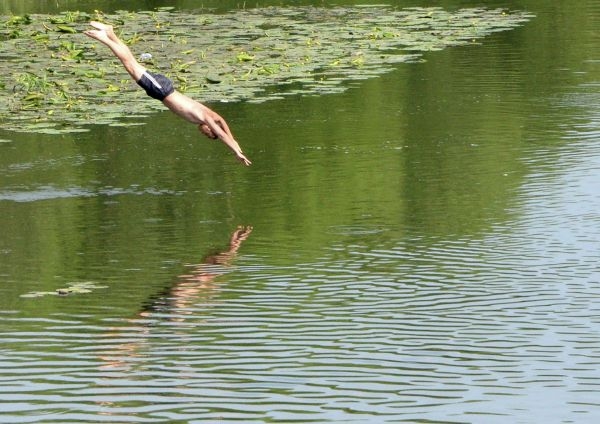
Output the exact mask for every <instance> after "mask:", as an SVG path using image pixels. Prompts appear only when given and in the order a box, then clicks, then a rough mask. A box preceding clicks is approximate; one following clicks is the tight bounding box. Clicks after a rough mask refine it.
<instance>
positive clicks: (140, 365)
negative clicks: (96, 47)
mask: <svg viewBox="0 0 600 424" xmlns="http://www.w3.org/2000/svg"><path fill="white" fill-rule="evenodd" d="M40 3H41V2H40ZM125 3H126V2H111V1H100V2H87V1H77V2H75V1H60V0H59V1H58V2H47V4H43V5H40V4H38V2H33V1H29V2H28V1H7V0H4V1H0V13H4V14H5V13H10V12H14V13H24V12H42V13H56V11H57V8H58V10H67V9H80V10H83V9H89V10H93V9H96V8H103V9H105V10H109V9H112V8H114V9H122V8H125V6H124V4H125ZM254 3H256V4H254ZM365 3H369V2H364V1H363V2H341V1H340V2H309V1H306V2H275V1H273V2H253V3H252V4H250V3H248V2H247V3H246V7H253V6H256V5H259V6H265V5H280V4H286V5H292V4H293V5H296V4H310V5H317V6H326V7H331V6H335V5H338V4H346V5H354V4H365ZM370 3H371V4H375V3H381V2H370ZM391 4H393V5H396V6H398V7H407V6H415V5H420V6H430V4H427V5H425V4H423V3H422V2H417V1H414V2H412V1H411V2H402V1H397V2H391ZM197 5H198V2H191V1H185V0H183V1H171V2H168V1H143V2H142V1H140V2H131V7H130V8H131V9H138V8H139V9H151V8H153V7H159V6H175V7H181V8H186V9H190V10H192V9H197V8H198V6H197ZM436 5H438V6H440V7H444V8H448V9H455V8H459V7H469V6H482V5H484V6H486V7H508V8H510V9H524V10H527V11H530V12H532V13H534V14H535V15H536V17H535V18H534V19H532V20H531V21H530V22H528V23H527V24H525V25H523V26H522V27H520V28H517V29H515V30H512V31H508V32H502V33H498V34H495V35H493V36H490V37H487V38H484V39H481V40H479V43H477V44H474V45H469V46H464V47H456V48H449V49H446V50H443V51H437V52H431V53H428V54H426V55H425V61H423V62H422V63H411V64H400V65H397V66H396V67H395V69H394V70H393V71H391V72H389V73H387V74H384V75H382V76H380V77H378V78H372V79H366V80H364V81H360V82H353V83H352V84H349V87H348V90H347V91H345V92H344V93H340V94H332V95H326V96H295V97H294V96H292V97H287V98H285V99H281V100H273V101H269V102H265V103H261V104H253V103H249V102H241V103H239V102H238V103H231V102H230V103H227V102H222V103H215V104H210V105H209V106H211V107H213V108H215V109H216V110H217V111H218V112H219V113H220V114H221V115H223V116H224V117H226V118H227V120H228V122H229V123H230V125H231V127H232V129H233V132H234V134H235V135H236V137H237V139H238V140H239V141H240V143H241V144H242V146H243V147H244V150H245V152H246V153H247V154H248V156H249V157H250V158H251V160H252V161H253V165H252V166H251V167H250V168H244V167H241V166H239V165H238V164H237V163H236V161H235V160H234V158H233V157H232V156H231V154H230V153H228V152H227V151H226V149H225V148H223V146H222V145H221V144H219V143H215V142H212V141H207V140H206V139H203V138H200V137H199V135H198V132H197V131H196V130H195V129H194V127H193V126H190V125H188V124H185V123H184V122H183V121H181V120H179V119H178V118H176V117H174V116H173V115H172V114H171V113H170V112H167V111H164V112H157V113H156V114H155V115H153V116H151V117H150V118H145V119H144V120H143V124H144V125H141V126H135V127H112V126H106V125H93V123H92V122H91V123H90V126H89V129H90V131H89V132H84V133H76V134H67V135H40V134H25V133H10V132H0V140H1V141H2V142H0V216H1V219H0V232H1V234H2V236H1V237H0V340H1V344H0V422H6V423H27V422H44V423H68V422H77V423H84V422H85V423H87V422H89V423H98V422H106V423H124V422H130V423H145V422H149V423H154V422H173V423H184V422H185V423H188V422H189V423H227V422H243V423H253V422H256V423H264V422H277V423H280V422H302V423H305V422H316V423H326V422H327V423H329V422H332V423H333V422H344V423H379V422H411V423H413V422H436V423H507V422H514V423H517V422H520V423H538V422H539V423H593V422H598V420H599V419H600V400H599V398H598V390H599V384H598V381H600V371H599V369H600V333H599V331H598V329H599V326H600V318H599V317H600V313H599V312H600V301H599V299H600V267H599V266H598V258H599V256H600V212H599V211H600V190H599V188H598V187H600V144H599V143H600V131H599V130H598V127H599V125H600V106H599V105H600V82H599V81H600V53H599V51H598V48H597V46H598V45H599V41H600V35H599V34H600V33H599V32H598V30H597V28H598V27H599V25H600V4H598V2H595V1H591V0H590V1H582V2H578V3H577V5H573V4H568V5H567V4H566V3H565V2H558V1H544V2H542V1H533V0H531V1H526V0H523V1H497V2H496V1H494V2H485V4H483V3H482V2H474V1H439V2H436ZM202 6H203V7H206V8H216V10H215V11H217V12H220V11H223V12H225V11H226V10H228V9H231V8H237V7H242V6H243V4H241V2H239V1H229V2H216V1H215V2H211V1H205V2H203V3H202ZM190 13H193V12H190ZM149 101H150V100H149ZM78 283H87V284H88V285H89V287H90V289H89V292H88V293H83V292H82V293H77V292H73V293H70V294H67V295H51V294H45V295H41V296H38V297H30V296H33V295H35V294H36V293H37V292H56V290H57V289H65V288H66V289H69V287H77V284H78ZM67 291H68V290H67ZM75 291H76V290H75Z"/></svg>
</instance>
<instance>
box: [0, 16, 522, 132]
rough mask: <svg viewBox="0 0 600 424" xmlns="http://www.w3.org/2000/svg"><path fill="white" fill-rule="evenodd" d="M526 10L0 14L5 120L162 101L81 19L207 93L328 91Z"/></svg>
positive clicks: (114, 113) (133, 110)
mask: <svg viewBox="0 0 600 424" xmlns="http://www.w3.org/2000/svg"><path fill="white" fill-rule="evenodd" d="M531 17H532V15H530V14H528V13H526V12H521V11H512V12H509V11H506V10H503V9H485V8H469V9H460V10H457V11H452V12H449V11H445V10H443V9H442V8H438V7H430V8H407V9H395V8H392V7H387V6H365V7H336V8H317V7H267V8H256V9H248V10H237V11H233V12H230V13H227V14H223V15H217V14H205V13H190V12H189V11H186V12H183V11H177V10H175V9H172V8H161V9H157V10H154V11H142V12H135V13H134V12H129V11H119V12H116V13H113V14H103V13H101V12H96V13H95V14H91V15H90V14H87V13H82V12H65V13H62V14H59V15H36V14H31V15H24V16H0V56H1V57H2V58H3V59H2V61H0V75H1V77H0V92H1V96H0V129H4V130H11V131H26V132H36V133H50V134H55V133H64V132H75V131H83V130H85V128H86V127H87V126H88V125H90V124H108V125H135V124H137V123H139V121H136V119H139V117H141V116H147V115H149V114H152V113H154V112H155V111H157V110H162V109H163V108H164V107H163V105H162V104H161V103H160V102H156V101H151V100H150V99H149V98H148V97H146V95H145V93H144V92H143V91H142V90H140V89H139V88H138V87H137V85H136V84H135V83H134V82H132V81H131V80H130V79H129V78H128V75H127V74H126V73H125V71H124V70H123V69H122V66H121V64H120V63H119V62H118V60H117V59H116V58H114V57H113V56H112V54H111V53H110V51H109V50H108V49H107V48H106V47H105V46H103V45H101V44H100V43H98V42H96V41H94V40H91V39H89V38H87V37H86V36H85V35H83V33H82V32H83V31H84V30H85V29H88V28H89V27H88V22H89V21H90V20H100V21H104V22H107V23H111V24H113V25H114V26H115V29H116V32H117V33H118V35H119V36H120V37H121V38H122V39H123V40H124V41H125V42H126V43H127V44H128V45H129V46H130V48H131V49H132V51H133V53H134V55H136V56H139V55H141V54H143V53H146V54H147V56H145V57H150V59H149V60H148V61H146V62H145V64H146V66H147V67H149V68H151V69H152V70H154V71H157V72H161V73H164V74H166V75H167V76H168V77H170V78H171V79H173V80H174V81H175V83H176V86H177V89H178V90H180V91H183V92H185V93H186V94H188V95H190V96H192V97H194V98H196V99H198V100H200V101H205V102H215V101H249V102H264V101H268V100H270V99H274V98H282V97H283V96H291V95H324V94H330V93H337V92H341V91H344V90H345V89H347V88H348V86H349V84H348V83H349V82H352V81H360V80H363V79H366V78H373V77H376V76H377V75H380V74H382V73H385V72H388V71H389V70H390V69H392V68H393V67H394V66H397V64H398V63H406V62H415V61H420V60H423V58H422V54H423V53H424V52H427V51H436V50H441V49H444V48H447V47H452V46H458V45H464V44H469V43H474V42H477V40H479V39H481V38H482V37H485V36H487V35H489V34H491V33H494V32H498V31H506V30H510V29H512V28H515V27H517V26H519V25H522V24H523V23H525V22H526V21H528V20H529V19H530V18H531Z"/></svg>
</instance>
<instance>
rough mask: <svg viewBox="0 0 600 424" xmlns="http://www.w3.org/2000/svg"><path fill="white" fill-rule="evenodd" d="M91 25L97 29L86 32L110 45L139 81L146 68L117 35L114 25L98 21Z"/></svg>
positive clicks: (130, 73)
mask: <svg viewBox="0 0 600 424" xmlns="http://www.w3.org/2000/svg"><path fill="white" fill-rule="evenodd" d="M90 25H91V26H93V27H94V28H95V29H91V30H88V31H85V32H84V34H85V35H87V36H88V37H90V38H93V39H95V40H98V41H100V42H101V43H102V44H104V45H106V46H108V48H110V49H111V50H112V52H113V53H114V55H115V56H116V57H117V58H118V59H119V60H120V61H121V63H122V64H123V66H124V67H125V69H126V70H127V72H128V73H129V75H131V78H133V79H134V80H135V81H136V82H137V81H139V80H140V78H141V77H142V74H143V73H144V72H146V68H144V67H143V66H142V65H140V64H139V63H138V61H137V60H136V59H135V57H134V56H133V53H131V50H129V47H127V45H126V44H125V43H123V42H122V41H121V40H120V39H119V37H117V36H116V34H115V33H114V31H113V27H112V25H106V24H103V23H100V22H96V21H92V22H90Z"/></svg>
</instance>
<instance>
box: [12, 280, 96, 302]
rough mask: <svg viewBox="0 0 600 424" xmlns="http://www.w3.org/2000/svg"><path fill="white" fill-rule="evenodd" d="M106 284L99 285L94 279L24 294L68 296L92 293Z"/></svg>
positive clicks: (25, 295) (32, 295) (29, 295)
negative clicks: (52, 289)
mask: <svg viewBox="0 0 600 424" xmlns="http://www.w3.org/2000/svg"><path fill="white" fill-rule="evenodd" d="M104 288H106V286H101V285H98V284H96V283H94V282H92V281H83V282H75V283H70V284H69V285H68V286H67V287H61V288H58V289H56V290H54V291H33V292H29V293H25V294H22V295H21V297H24V298H35V297H44V296H68V295H72V294H83V293H91V292H92V291H94V290H96V289H104Z"/></svg>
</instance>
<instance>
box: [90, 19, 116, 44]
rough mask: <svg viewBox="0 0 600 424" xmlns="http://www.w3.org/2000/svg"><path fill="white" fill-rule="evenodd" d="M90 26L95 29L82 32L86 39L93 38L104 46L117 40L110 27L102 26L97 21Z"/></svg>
mask: <svg viewBox="0 0 600 424" xmlns="http://www.w3.org/2000/svg"><path fill="white" fill-rule="evenodd" d="M90 25H91V26H93V27H94V28H95V29H90V30H87V31H84V32H83V33H84V34H85V35H87V36H88V37H90V38H94V39H96V40H98V41H100V42H102V43H104V44H107V43H109V42H111V41H117V40H118V39H117V36H116V35H115V33H114V31H113V27H112V25H107V24H103V23H101V22H97V21H91V22H90Z"/></svg>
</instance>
